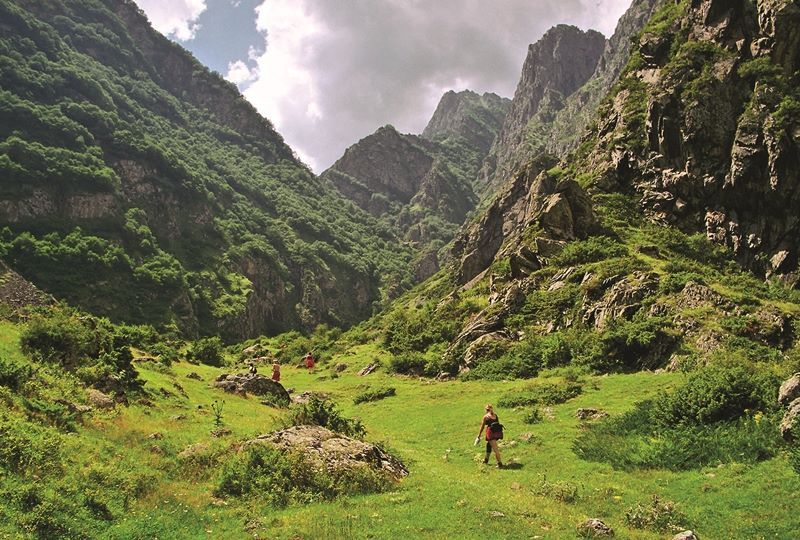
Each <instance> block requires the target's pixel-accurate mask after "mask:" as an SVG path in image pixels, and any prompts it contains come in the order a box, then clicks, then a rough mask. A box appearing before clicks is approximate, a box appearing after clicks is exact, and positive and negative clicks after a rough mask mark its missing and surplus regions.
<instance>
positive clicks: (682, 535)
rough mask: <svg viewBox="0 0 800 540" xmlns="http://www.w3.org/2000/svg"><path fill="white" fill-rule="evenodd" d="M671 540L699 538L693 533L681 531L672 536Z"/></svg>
mask: <svg viewBox="0 0 800 540" xmlns="http://www.w3.org/2000/svg"><path fill="white" fill-rule="evenodd" d="M672 540H700V537H699V536H697V534H695V532H694V531H683V532H679V533H678V534H676V535H675V536H673V537H672Z"/></svg>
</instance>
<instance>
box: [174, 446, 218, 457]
mask: <svg viewBox="0 0 800 540" xmlns="http://www.w3.org/2000/svg"><path fill="white" fill-rule="evenodd" d="M209 448H210V447H209V446H208V445H207V444H206V443H194V444H190V445H189V446H187V447H186V448H184V449H183V450H182V451H181V453H180V454H178V459H191V458H193V457H195V456H198V455H201V454H205V453H206V452H208V449H209Z"/></svg>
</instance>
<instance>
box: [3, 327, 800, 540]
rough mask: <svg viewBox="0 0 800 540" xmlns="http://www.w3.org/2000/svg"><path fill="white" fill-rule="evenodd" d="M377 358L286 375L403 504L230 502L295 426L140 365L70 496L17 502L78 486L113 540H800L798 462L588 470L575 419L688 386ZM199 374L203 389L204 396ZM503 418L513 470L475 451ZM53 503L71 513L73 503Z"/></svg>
mask: <svg viewBox="0 0 800 540" xmlns="http://www.w3.org/2000/svg"><path fill="white" fill-rule="evenodd" d="M18 333H19V328H18V327H17V326H15V325H13V324H10V323H3V324H1V325H0V339H1V340H2V341H0V352H1V353H2V354H3V355H4V356H11V357H14V358H16V359H18V360H21V359H23V358H24V355H22V353H21V352H20V351H19V348H18V345H17V344H16V340H17V337H18ZM378 355H379V352H378V349H377V348H373V347H371V346H363V345H362V346H358V347H354V348H352V349H350V350H347V351H345V352H344V353H342V354H340V355H338V356H336V357H334V358H333V359H332V360H329V361H328V362H325V363H322V364H318V366H317V367H318V369H317V370H316V371H315V372H314V373H309V372H307V371H306V370H305V369H301V368H297V367H292V366H284V367H283V379H282V383H283V384H284V385H285V386H286V387H287V388H293V389H294V392H295V393H299V392H303V391H314V392H322V393H325V394H328V395H329V396H330V399H331V400H333V401H334V402H335V403H337V404H338V405H339V407H340V408H341V410H342V412H343V413H344V414H345V415H346V416H348V417H358V418H360V419H361V420H362V422H363V423H364V425H365V426H366V428H367V440H368V441H370V442H380V443H381V444H382V445H383V446H384V448H386V449H388V450H389V451H390V452H392V453H393V454H395V455H397V456H399V457H400V458H401V459H402V460H403V461H404V463H405V464H406V465H407V466H408V468H409V470H410V475H409V476H408V477H407V478H406V479H405V480H403V481H402V482H400V483H399V484H397V485H396V486H394V487H393V488H392V489H390V490H389V491H386V492H383V493H378V494H370V495H357V496H345V497H340V498H338V499H336V500H334V501H332V502H320V503H312V504H307V505H289V506H288V507H285V508H275V507H271V506H267V505H263V504H260V503H259V502H258V499H257V498H250V499H238V498H233V497H231V498H217V497H214V496H213V491H214V488H215V486H216V484H217V482H218V476H219V471H220V468H221V464H222V463H223V462H224V461H225V460H226V459H229V458H230V457H231V456H232V455H235V454H236V452H237V451H238V450H239V448H240V447H241V445H240V443H241V442H242V441H245V440H247V439H250V438H253V437H255V436H257V435H260V434H262V433H266V432H269V431H272V430H275V429H279V428H280V427H282V426H283V425H284V422H285V421H286V418H287V416H288V414H289V413H288V411H287V410H286V409H276V408H272V407H269V406H266V405H263V404H261V403H260V400H259V399H258V398H257V397H255V396H249V397H247V398H243V397H239V396H235V395H229V394H224V393H223V392H222V391H220V390H216V389H212V388H211V387H210V382H211V381H212V380H213V378H214V377H216V376H217V375H218V374H219V373H221V372H223V368H215V367H209V366H204V365H195V364H190V363H188V362H185V361H182V362H175V363H173V364H172V365H171V366H169V367H166V366H163V365H162V364H159V363H157V362H151V361H147V362H137V363H136V368H137V370H138V371H139V374H140V377H141V379H142V380H144V381H146V382H145V385H144V388H145V389H146V393H145V395H146V396H147V397H146V398H141V399H139V400H136V401H131V402H130V403H129V404H128V405H127V406H126V405H118V406H117V407H116V408H114V409H113V410H107V411H95V412H93V413H92V414H91V415H90V416H87V417H86V418H85V420H84V421H83V423H82V424H80V425H78V426H77V428H76V429H75V431H74V432H72V433H66V434H63V435H59V438H60V439H61V440H62V447H61V453H62V455H63V456H65V463H64V469H63V475H64V478H63V479H55V478H51V479H49V480H48V477H44V478H43V480H42V481H41V482H40V481H39V480H38V479H37V478H35V477H34V478H31V477H30V475H26V474H21V475H19V476H14V475H9V474H4V473H2V469H0V474H4V476H2V477H0V480H2V483H3V484H4V485H3V492H5V493H6V494H10V493H15V492H19V491H24V490H26V489H28V490H30V489H32V488H30V487H29V486H26V485H23V484H24V480H27V481H30V482H32V484H33V485H36V484H37V483H40V484H42V485H43V487H42V489H43V490H45V491H46V490H49V489H53V490H56V491H58V486H59V482H62V481H63V482H68V483H69V484H70V485H71V486H72V487H71V488H69V489H77V490H78V492H81V493H83V497H85V498H86V500H90V499H89V498H88V497H89V496H88V495H87V493H92V492H93V491H94V492H97V493H96V494H95V498H96V499H97V500H103V501H105V502H104V506H103V507H104V508H106V510H107V511H108V513H109V515H108V520H107V523H106V524H105V525H104V526H98V528H97V529H96V537H99V538H161V539H164V538H283V539H299V538H308V539H314V538H387V539H388V538H397V537H399V536H405V537H409V538H487V537H489V538H576V537H577V532H576V526H577V525H578V524H579V523H581V522H582V521H584V520H585V519H587V518H591V517H597V518H600V519H602V520H603V521H604V522H605V523H606V524H608V525H609V526H611V527H612V528H613V529H614V530H615V532H616V537H617V538H671V536H672V534H674V533H673V532H671V530H670V527H681V528H690V529H693V530H695V531H697V532H698V534H699V535H700V537H701V538H753V539H756V538H785V539H789V538H793V537H795V535H796V531H797V530H798V528H797V527H798V516H800V500H798V499H797V497H796V496H795V494H796V493H797V492H798V490H800V476H799V475H797V474H796V473H795V472H794V471H793V470H792V468H791V466H790V464H789V462H788V460H787V459H786V457H785V456H783V455H780V456H778V457H776V458H773V459H770V460H767V461H763V462H760V463H756V464H742V463H737V462H735V461H734V462H729V463H725V464H718V465H714V466H707V467H703V468H699V469H692V470H687V471H680V472H673V471H668V470H660V469H653V470H641V469H638V470H637V469H632V470H615V469H613V468H612V467H611V466H610V465H607V464H603V463H597V462H591V461H585V460H582V459H579V458H578V457H577V456H576V455H575V453H574V451H573V444H574V441H575V440H576V438H577V437H579V436H580V435H581V434H582V433H583V432H584V431H585V430H586V429H587V428H586V424H587V423H591V422H595V421H587V422H582V421H580V420H578V419H577V418H576V416H575V412H576V409H578V408H579V407H593V408H600V409H602V410H604V411H607V412H608V413H609V414H610V415H611V416H612V417H614V416H616V415H619V414H620V413H623V412H625V411H628V410H630V409H632V408H633V406H634V403H636V402H637V401H640V400H643V399H646V398H651V397H653V396H655V395H656V394H658V393H659V392H660V391H662V390H667V389H670V388H674V387H676V386H677V385H679V384H681V383H682V382H683V380H684V379H685V378H686V377H687V375H685V374H681V373H660V374H655V373H650V372H641V373H636V374H625V375H605V376H588V375H578V376H576V375H575V374H574V373H572V372H570V371H569V370H565V369H561V370H551V371H549V372H544V373H543V374H542V375H541V376H540V377H539V378H537V379H533V380H517V381H458V380H455V381H435V380H431V379H425V378H414V377H406V376H397V375H388V374H386V373H385V371H384V370H382V369H381V370H378V371H377V372H375V373H373V374H371V375H368V376H365V377H360V376H358V375H357V371H358V370H359V369H360V368H362V367H363V366H365V365H367V364H368V363H369V362H371V361H372V360H373V359H374V358H376V357H377V356H378ZM338 362H343V363H346V364H348V368H347V369H346V370H345V371H344V372H342V373H341V374H339V375H338V376H337V377H332V376H331V374H332V370H331V369H330V367H331V366H332V365H333V364H334V363H338ZM228 371H229V370H228ZM192 372H194V373H196V374H197V375H199V376H200V378H201V379H202V380H196V379H193V378H188V377H187V376H188V375H189V374H190V373H192ZM566 379H568V380H569V381H572V382H576V380H577V382H578V383H579V384H580V385H581V387H582V392H581V393H580V395H578V396H577V397H575V398H573V399H570V400H568V401H566V402H565V403H561V404H556V405H552V406H543V407H540V418H541V419H540V421H538V422H537V423H533V424H528V423H526V422H525V417H526V414H527V412H528V411H529V410H530V408H531V407H519V408H517V409H510V408H504V407H502V406H501V405H498V403H502V402H503V397H504V396H506V395H509V394H510V395H514V393H515V392H518V391H523V390H524V389H525V388H527V387H531V386H533V385H539V384H541V383H543V382H545V383H553V384H556V385H558V384H563V383H565V382H566ZM45 381H47V379H46V377H45ZM46 384H47V383H46ZM386 387H391V388H394V389H395V391H396V395H394V396H389V397H386V398H384V399H381V400H379V401H374V402H365V403H360V404H358V405H355V404H354V403H353V400H354V397H355V396H357V395H359V394H361V393H363V392H364V391H365V390H369V389H379V388H386ZM3 397H4V404H5V405H4V406H6V407H7V408H8V410H6V411H4V412H2V417H3V418H4V419H5V420H7V419H8V418H9V417H12V418H13V417H14V415H15V414H18V410H19V408H18V407H17V404H16V402H15V399H16V398H14V397H13V396H10V395H9V393H8V392H6V393H4V396H3ZM215 400H216V401H222V400H224V406H223V409H222V421H223V423H224V425H225V427H227V428H229V429H230V430H231V433H230V434H229V435H227V436H224V437H219V438H215V437H213V436H211V433H210V432H211V430H212V429H213V428H214V414H213V412H212V410H211V404H212V403H213V402H214V401H215ZM487 402H491V403H494V404H495V405H496V411H497V413H498V415H499V416H500V420H501V422H502V423H503V424H504V426H505V439H504V440H503V442H502V444H501V448H502V453H503V460H504V462H505V464H506V465H507V468H505V469H497V468H495V467H494V457H492V459H491V460H490V465H489V466H486V465H484V464H483V463H482V458H483V443H481V444H480V446H477V447H476V446H474V445H473V441H474V439H475V435H476V433H477V430H478V426H479V423H480V418H481V415H482V413H483V406H484V405H485V404H486V403H487ZM153 434H159V435H153ZM192 445H195V446H194V447H193V448H194V451H189V452H188V455H187V452H186V449H187V448H190V447H192ZM179 454H180V455H179ZM20 476H21V477H22V480H20ZM17 482H20V484H19V485H16V483H17ZM122 494H125V497H124V500H123V498H120V497H122ZM653 496H657V497H658V498H659V501H661V502H666V503H674V506H673V505H671V504H667V505H666V506H660V507H658V508H659V509H658V510H656V511H655V513H654V514H653V515H652V516H651V517H653V519H651V520H650V522H648V521H647V520H646V519H645V521H642V520H639V521H637V518H636V516H637V515H639V516H640V517H641V515H642V514H643V513H644V514H645V515H647V509H648V508H651V507H650V504H651V501H652V498H653ZM54 498H55V500H56V503H54V505H55V506H54V508H55V511H58V504H57V500H58V496H57V494H56V496H55V497H54ZM7 500H10V499H7ZM91 500H95V499H91ZM637 505H639V508H638V510H639V512H638V514H637V512H636V507H637ZM37 508H38V507H37ZM18 511H19V506H16V507H15V506H14V505H12V504H8V503H0V518H4V519H0V538H19V537H22V538H27V537H30V538H35V537H37V536H38V537H42V534H41V532H42V531H43V530H45V531H46V530H47V529H41V528H36V527H33V528H30V529H27V530H26V529H25V528H19V527H15V526H14V525H13V523H14V522H15V521H16V522H17V523H19V522H20V516H18V515H15V514H14V512H18ZM626 514H627V515H628V516H627V517H626ZM22 523H26V522H25V520H24V519H23V520H22ZM37 523H38V522H37ZM637 523H638V526H637ZM37 526H38V525H37ZM665 527H666V528H665ZM659 528H660V530H657V529H659ZM55 530H64V529H55ZM66 531H67V534H66V535H65V537H70V535H69V530H68V529H66ZM82 534H83V533H82ZM92 536H94V535H92Z"/></svg>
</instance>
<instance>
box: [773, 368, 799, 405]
mask: <svg viewBox="0 0 800 540" xmlns="http://www.w3.org/2000/svg"><path fill="white" fill-rule="evenodd" d="M799 397H800V373H795V374H794V375H792V376H791V377H790V378H789V379H788V380H786V381H784V383H783V384H782V385H781V389H780V390H779V391H778V403H780V404H781V405H788V404H789V403H791V402H792V401H794V400H795V399H797V398H799Z"/></svg>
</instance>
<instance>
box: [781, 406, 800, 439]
mask: <svg viewBox="0 0 800 540" xmlns="http://www.w3.org/2000/svg"><path fill="white" fill-rule="evenodd" d="M780 429H781V437H783V438H784V439H786V440H787V441H794V440H796V439H798V438H800V433H798V429H800V398H796V399H795V400H794V401H792V402H791V403H790V404H789V408H788V409H787V411H786V414H784V415H783V419H782V420H781V427H780Z"/></svg>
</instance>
